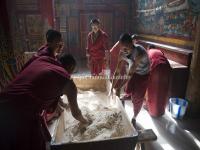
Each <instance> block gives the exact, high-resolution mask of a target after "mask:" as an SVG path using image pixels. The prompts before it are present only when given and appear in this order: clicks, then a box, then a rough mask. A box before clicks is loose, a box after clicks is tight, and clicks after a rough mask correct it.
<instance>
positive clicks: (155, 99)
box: [147, 45, 171, 117]
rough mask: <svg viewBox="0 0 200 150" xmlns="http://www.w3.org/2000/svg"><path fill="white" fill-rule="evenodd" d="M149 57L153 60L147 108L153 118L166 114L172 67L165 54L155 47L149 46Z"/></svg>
mask: <svg viewBox="0 0 200 150" xmlns="http://www.w3.org/2000/svg"><path fill="white" fill-rule="evenodd" d="M148 55H149V58H150V60H151V73H150V79H149V84H148V89H147V92H148V95H147V107H148V112H149V114H150V115H151V116H153V117H158V116H161V115H163V114H164V112H165V107H166V104H167V101H168V100H169V95H168V88H169V80H170V73H171V67H170V64H169V61H168V60H167V58H166V57H165V56H164V53H162V52H161V50H159V49H156V48H155V46H154V45H150V46H149V49H148Z"/></svg>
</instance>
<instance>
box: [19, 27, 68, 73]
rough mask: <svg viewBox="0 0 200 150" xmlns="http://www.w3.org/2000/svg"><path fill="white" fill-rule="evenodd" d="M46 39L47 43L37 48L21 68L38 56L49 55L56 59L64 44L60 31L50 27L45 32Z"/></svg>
mask: <svg viewBox="0 0 200 150" xmlns="http://www.w3.org/2000/svg"><path fill="white" fill-rule="evenodd" d="M46 41H47V43H46V44H44V45H43V46H41V47H40V48H39V49H38V51H37V52H36V54H34V55H33V56H32V58H31V59H29V60H28V61H27V62H26V64H25V65H24V66H23V68H22V70H23V69H24V68H26V67H27V66H28V65H29V64H31V63H32V62H33V61H34V60H35V59H37V58H39V57H40V56H49V57H52V58H54V59H57V56H58V55H60V54H61V52H62V50H63V46H64V45H63V42H62V35H61V33H60V32H58V31H56V30H52V29H50V30H48V31H47V33H46Z"/></svg>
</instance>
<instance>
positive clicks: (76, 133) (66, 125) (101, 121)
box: [56, 91, 131, 143]
mask: <svg viewBox="0 0 200 150" xmlns="http://www.w3.org/2000/svg"><path fill="white" fill-rule="evenodd" d="M63 99H64V101H66V99H67V98H66V97H65V96H63ZM78 105H79V107H80V109H81V111H82V114H83V115H84V117H86V118H87V119H88V120H90V121H91V124H89V125H83V124H81V123H80V122H79V121H77V120H76V119H75V118H73V117H72V115H71V112H70V109H68V110H66V111H64V114H63V115H62V116H61V117H63V118H62V119H60V123H61V122H62V124H63V125H60V126H59V127H58V128H63V131H64V132H63V131H60V132H63V133H62V136H61V135H59V136H58V135H57V139H56V141H57V142H58V141H59V142H64V143H68V142H78V141H92V140H103V139H109V138H113V137H122V136H128V134H131V133H130V128H128V127H127V125H126V124H127V120H126V117H125V116H124V115H123V112H122V111H121V109H119V108H117V107H116V106H115V105H111V104H110V101H109V99H108V96H107V95H106V94H104V93H102V92H94V91H79V94H78ZM60 130H61V129H60ZM128 130H129V131H128ZM59 138H60V139H59Z"/></svg>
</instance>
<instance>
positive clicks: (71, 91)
mask: <svg viewBox="0 0 200 150" xmlns="http://www.w3.org/2000/svg"><path fill="white" fill-rule="evenodd" d="M63 94H65V95H66V96H67V98H68V102H69V107H70V110H71V113H72V116H73V117H74V118H75V119H77V120H78V121H80V122H82V123H88V121H87V120H86V119H85V118H84V117H83V115H82V113H81V110H80V109H79V107H78V103H77V87H76V85H75V84H74V82H73V80H69V81H68V82H67V84H66V85H65V87H64V90H63Z"/></svg>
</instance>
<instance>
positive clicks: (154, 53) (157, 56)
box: [148, 49, 169, 70]
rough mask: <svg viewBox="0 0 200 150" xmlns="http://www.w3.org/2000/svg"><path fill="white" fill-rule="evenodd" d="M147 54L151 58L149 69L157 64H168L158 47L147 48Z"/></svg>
mask: <svg viewBox="0 0 200 150" xmlns="http://www.w3.org/2000/svg"><path fill="white" fill-rule="evenodd" d="M148 55H149V59H150V60H151V70H153V69H154V68H155V67H156V66H157V65H159V64H167V65H169V62H168V60H167V58H166V57H165V56H164V53H163V52H162V51H160V50H158V49H150V50H148Z"/></svg>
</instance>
